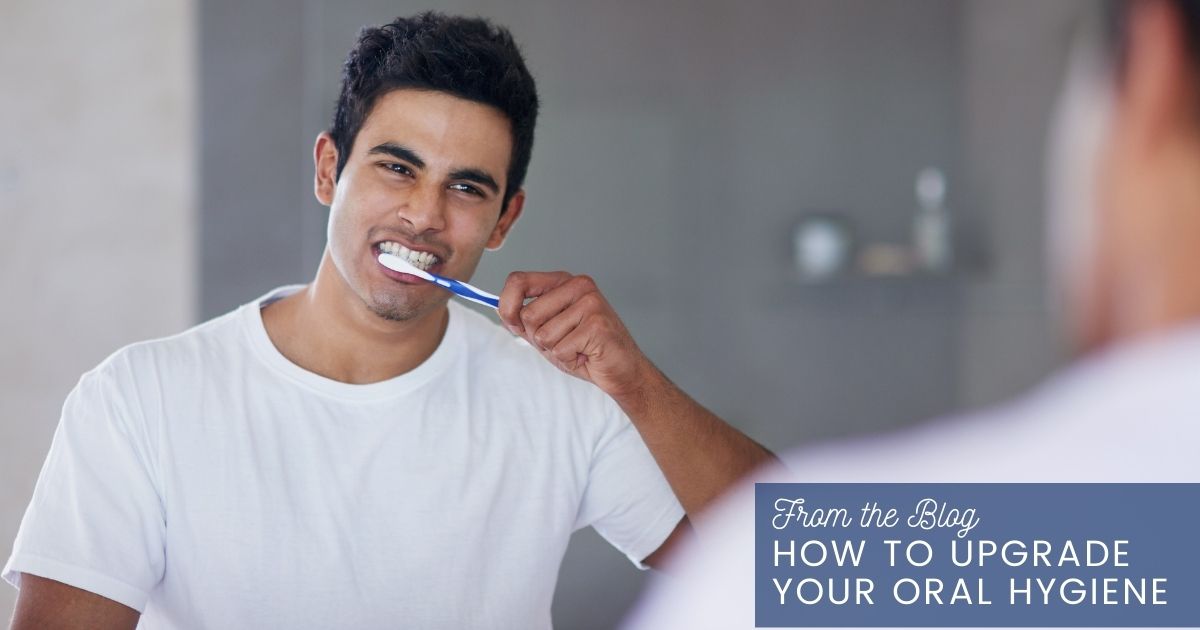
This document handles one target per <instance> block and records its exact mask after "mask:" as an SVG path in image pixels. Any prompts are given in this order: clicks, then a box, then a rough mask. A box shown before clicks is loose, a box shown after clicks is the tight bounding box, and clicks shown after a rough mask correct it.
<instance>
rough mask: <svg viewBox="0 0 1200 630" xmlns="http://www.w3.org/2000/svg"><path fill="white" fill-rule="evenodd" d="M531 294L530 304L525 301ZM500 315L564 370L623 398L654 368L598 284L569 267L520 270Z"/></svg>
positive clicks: (507, 287)
mask: <svg viewBox="0 0 1200 630" xmlns="http://www.w3.org/2000/svg"><path fill="white" fill-rule="evenodd" d="M529 298H533V300H532V301H530V302H529V303H528V304H526V303H525V300H527V299H529ZM499 312H500V319H501V320H502V321H503V322H504V324H505V325H506V326H508V329H509V330H511V331H512V332H513V334H516V335H519V336H521V337H524V338H525V339H526V340H527V341H528V342H529V343H530V344H532V345H533V347H534V348H537V349H538V351H540V352H541V353H542V356H544V357H546V358H547V359H548V360H549V361H550V362H551V363H553V364H554V365H556V366H557V367H558V368H559V369H560V370H562V371H564V372H566V373H567V374H570V375H572V376H578V377H579V378H582V379H584V380H587V381H590V382H591V383H593V384H595V385H596V386H597V387H599V388H600V389H601V390H603V391H604V392H605V393H606V394H608V395H609V396H612V397H613V398H614V399H616V400H618V401H620V400H621V399H622V398H625V397H628V396H630V395H632V394H633V393H634V392H635V390H636V389H637V387H638V385H639V384H640V383H643V382H644V378H643V377H644V376H645V374H646V373H647V372H648V371H649V370H652V369H653V368H652V366H651V365H650V361H649V359H647V358H646V355H644V354H642V351H641V349H639V348H638V346H637V344H636V343H634V341H633V337H632V336H631V335H630V334H629V331H628V330H627V329H626V328H625V324H623V323H621V319H620V318H619V317H617V313H616V311H614V310H613V308H612V306H611V305H610V304H609V303H608V300H606V299H605V298H604V296H603V295H601V294H600V290H599V289H598V288H596V283H595V281H593V280H592V279H591V278H589V277H587V276H574V275H571V274H569V273H567V272H565V271H558V272H537V271H516V272H513V273H511V274H509V276H508V280H506V281H505V282H504V289H503V290H502V291H501V292H500V309H499Z"/></svg>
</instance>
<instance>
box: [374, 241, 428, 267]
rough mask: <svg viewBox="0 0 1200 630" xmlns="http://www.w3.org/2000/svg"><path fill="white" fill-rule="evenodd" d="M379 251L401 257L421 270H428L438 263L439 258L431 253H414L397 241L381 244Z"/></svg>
mask: <svg viewBox="0 0 1200 630" xmlns="http://www.w3.org/2000/svg"><path fill="white" fill-rule="evenodd" d="M379 251H381V252H383V253H385V254H391V255H393V256H399V257H400V258H403V259H404V260H407V261H408V263H409V264H410V265H412V266H414V267H417V268H419V269H424V270H428V269H429V268H430V267H432V266H434V265H435V264H436V263H437V262H438V257H437V256H434V255H433V254H430V253H429V252H418V251H413V250H411V249H409V248H407V247H405V246H403V245H401V244H400V243H397V242H395V241H384V242H382V243H380V244H379Z"/></svg>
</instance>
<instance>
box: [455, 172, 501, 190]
mask: <svg viewBox="0 0 1200 630" xmlns="http://www.w3.org/2000/svg"><path fill="white" fill-rule="evenodd" d="M450 179H465V180H467V181H469V182H475V183H476V184H480V185H482V186H484V187H486V188H489V189H491V191H492V193H493V194H497V195H498V194H500V184H497V183H496V179H495V178H494V177H492V176H491V175H488V174H487V173H486V172H484V171H483V170H482V169H478V168H460V169H458V170H457V171H454V172H453V173H450Z"/></svg>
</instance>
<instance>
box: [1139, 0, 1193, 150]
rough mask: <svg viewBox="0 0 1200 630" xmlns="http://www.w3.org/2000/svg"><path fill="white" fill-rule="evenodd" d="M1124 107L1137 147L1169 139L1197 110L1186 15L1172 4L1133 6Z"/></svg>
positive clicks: (1156, 0)
mask: <svg viewBox="0 0 1200 630" xmlns="http://www.w3.org/2000/svg"><path fill="white" fill-rule="evenodd" d="M1129 11H1130V15H1129V21H1128V24H1129V26H1128V29H1129V30H1128V33H1127V37H1128V42H1129V45H1128V47H1127V53H1126V60H1125V68H1124V72H1123V81H1122V84H1123V85H1122V89H1121V105H1122V106H1123V109H1124V110H1125V114H1126V122H1127V123H1128V125H1129V127H1130V131H1133V132H1135V134H1134V136H1135V138H1136V143H1137V144H1140V145H1141V146H1138V147H1136V148H1138V149H1146V148H1149V146H1154V145H1158V144H1160V143H1161V142H1162V141H1164V140H1167V141H1170V140H1171V139H1173V138H1174V137H1175V136H1176V135H1177V134H1178V131H1179V126H1178V125H1179V123H1180V122H1182V121H1190V120H1191V119H1192V117H1193V116H1194V114H1195V103H1194V99H1195V96H1194V95H1193V94H1190V93H1189V89H1188V86H1190V85H1191V84H1192V81H1191V78H1190V66H1189V63H1188V50H1187V36H1186V33H1185V32H1184V26H1183V18H1182V16H1180V15H1179V11H1178V9H1177V8H1175V7H1174V6H1173V5H1172V4H1171V3H1169V2H1164V1H1162V0H1154V1H1151V2H1136V3H1133V4H1132V6H1131V7H1130V8H1129Z"/></svg>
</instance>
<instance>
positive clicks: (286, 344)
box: [262, 259, 449, 384]
mask: <svg viewBox="0 0 1200 630" xmlns="http://www.w3.org/2000/svg"><path fill="white" fill-rule="evenodd" d="M332 267H333V265H332V264H331V262H330V261H329V260H328V259H326V260H324V261H322V263H321V269H320V270H319V271H318V272H317V277H316V279H315V280H313V282H312V284H309V285H308V286H306V287H304V288H303V289H301V290H300V291H297V292H296V293H293V294H292V295H289V296H287V297H285V298H283V299H280V300H278V301H276V302H273V303H272V304H270V305H268V306H267V307H265V308H264V309H263V310H262V318H263V325H264V327H265V328H266V330H267V336H268V337H270V339H271V342H272V343H273V344H274V345H275V347H276V348H277V349H278V350H279V352H280V353H281V354H283V356H285V357H287V359H288V360H289V361H291V362H292V363H295V364H296V365H299V366H300V367H302V368H304V369H306V370H308V371H310V372H313V373H315V374H319V375H321V376H324V377H326V378H329V379H333V380H335V381H339V382H342V383H352V384H366V383H376V382H379V381H383V380H387V379H389V378H392V377H395V376H399V375H401V374H404V373H405V372H408V371H410V370H412V369H414V368H416V367H417V366H418V365H420V364H421V363H423V362H424V361H425V360H426V359H428V358H429V357H430V356H431V355H432V354H433V352H434V350H436V349H437V347H438V344H440V343H441V340H442V337H443V335H444V334H445V332H446V326H447V324H448V322H449V311H448V309H447V308H446V306H445V305H444V304H443V305H442V306H441V307H440V308H437V309H434V310H433V311H431V312H430V313H428V314H425V315H422V316H419V317H416V318H413V319H411V320H407V321H391V320H387V319H384V318H382V317H380V316H379V315H376V314H375V313H373V312H372V311H371V310H370V309H368V308H367V307H366V306H365V305H364V304H362V301H361V300H360V299H359V298H358V296H357V295H356V294H354V293H353V292H352V291H351V290H350V289H349V287H347V286H345V283H344V281H342V280H341V279H340V278H334V277H331V276H332V274H331V273H330V272H334V271H335V270H333V269H332Z"/></svg>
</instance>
